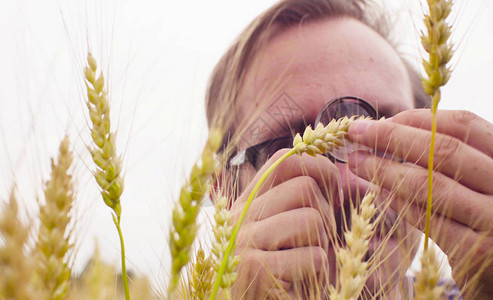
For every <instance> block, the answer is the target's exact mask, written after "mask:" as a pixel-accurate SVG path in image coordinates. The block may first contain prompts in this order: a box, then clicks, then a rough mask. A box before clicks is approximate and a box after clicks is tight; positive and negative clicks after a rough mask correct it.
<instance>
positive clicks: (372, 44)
mask: <svg viewBox="0 0 493 300" xmlns="http://www.w3.org/2000/svg"><path fill="white" fill-rule="evenodd" d="M342 96H357V97H360V98H363V99H366V100H367V101H368V102H370V103H371V104H372V105H373V106H374V107H375V108H377V109H378V110H380V111H385V112H388V113H390V114H395V113H397V112H399V111H403V110H406V109H410V108H412V107H413V96H412V89H411V86H410V82H409V77H408V75H407V71H406V68H405V66H404V64H403V63H402V61H401V59H400V57H399V56H398V54H397V53H396V51H395V50H394V49H393V48H392V46H391V45H390V44H389V43H388V42H387V41H386V40H385V39H384V38H382V37H381V36H380V35H379V34H378V33H376V32H375V31H373V30H372V29H370V28H369V27H367V26H366V25H364V24H362V23H360V22H359V21H356V20H354V19H350V18H335V19H329V20H324V21H319V22H311V23H308V24H303V25H300V26H296V27H292V28H289V29H287V30H284V31H282V32H281V33H280V34H278V35H276V36H275V37H274V38H272V39H271V40H270V41H269V42H268V44H267V45H266V47H265V48H264V49H263V51H262V52H261V53H260V54H258V55H257V57H256V58H255V60H254V62H253V63H252V65H251V66H250V68H249V71H248V74H247V77H246V79H245V84H244V86H243V88H242V90H241V91H240V96H239V110H238V115H237V118H238V120H237V122H235V123H237V124H238V123H243V124H248V125H247V126H245V127H244V128H246V129H245V130H244V132H243V133H242V137H243V138H242V139H241V142H240V145H239V146H240V147H241V148H243V147H245V146H251V145H253V144H256V143H258V142H262V141H264V140H266V139H268V138H271V137H273V136H279V135H280V134H282V133H283V131H286V129H287V128H289V127H290V126H294V124H299V123H305V124H310V123H313V122H314V120H315V118H316V116H317V114H318V112H319V111H320V109H321V108H322V107H323V106H324V105H325V104H326V103H327V102H329V101H330V100H331V99H334V98H338V97H342Z"/></svg>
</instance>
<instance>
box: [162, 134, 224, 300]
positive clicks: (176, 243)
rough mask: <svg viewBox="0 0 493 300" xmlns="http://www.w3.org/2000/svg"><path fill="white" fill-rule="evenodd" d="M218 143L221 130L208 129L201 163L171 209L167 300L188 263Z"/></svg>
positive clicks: (197, 165) (213, 167) (193, 169)
mask: <svg viewBox="0 0 493 300" xmlns="http://www.w3.org/2000/svg"><path fill="white" fill-rule="evenodd" d="M221 142H222V132H221V130H219V129H214V128H213V129H211V130H210V131H209V137H208V140H207V143H206V145H205V147H204V149H203V150H202V155H201V160H200V161H199V162H197V163H196V164H195V165H194V166H193V168H192V172H191V174H190V178H189V180H188V181H187V182H186V183H185V184H184V185H183V187H182V188H181V191H180V199H179V200H178V202H177V203H176V205H175V207H174V209H173V215H172V219H173V224H172V226H171V229H170V237H169V248H170V252H171V274H170V281H169V286H168V296H169V297H171V296H172V294H173V291H174V290H175V289H176V287H177V285H178V281H179V278H180V272H181V269H182V268H183V267H184V266H185V265H186V264H187V263H188V261H189V260H190V254H191V253H190V252H191V247H192V244H193V242H194V240H195V236H196V235H197V229H198V226H197V216H198V214H199V211H200V205H201V201H202V198H203V197H204V195H206V193H207V192H208V191H209V187H210V183H211V177H212V174H214V172H215V171H216V169H217V164H216V159H215V157H214V154H215V152H217V150H218V149H219V147H220V146H221Z"/></svg>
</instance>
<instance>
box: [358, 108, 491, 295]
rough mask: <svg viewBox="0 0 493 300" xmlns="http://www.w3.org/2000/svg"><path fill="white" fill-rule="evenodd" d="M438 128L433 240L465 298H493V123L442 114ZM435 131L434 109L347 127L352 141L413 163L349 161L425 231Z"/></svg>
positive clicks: (377, 159) (459, 113)
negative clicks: (430, 148) (385, 192)
mask: <svg viewBox="0 0 493 300" xmlns="http://www.w3.org/2000/svg"><path fill="white" fill-rule="evenodd" d="M437 124H438V126H437V135H436V143H435V155H434V168H435V172H434V175H433V176H434V178H433V206H432V210H433V214H434V215H433V216H432V219H431V228H432V230H431V233H430V236H431V238H432V239H433V240H434V241H435V242H436V243H437V244H438V246H439V247H440V248H441V249H442V250H443V251H444V252H445V253H446V254H447V256H448V259H449V263H450V265H451V267H452V276H453V278H454V280H455V281H456V282H457V284H458V285H459V287H461V288H462V289H464V288H465V289H466V290H465V296H466V297H467V296H470V297H474V299H491V295H493V264H492V261H493V205H492V203H493V184H492V183H493V159H492V157H493V125H492V124H491V123H489V122H487V121H485V120H483V119H481V118H480V117H478V116H476V115H474V114H472V113H470V112H467V111H438V114H437ZM430 128H431V112H430V110H428V109H427V110H423V109H421V110H410V111H405V112H402V113H399V114H397V115H396V116H394V117H393V118H391V119H389V120H386V121H362V122H356V123H354V124H353V125H352V126H351V127H350V128H349V138H350V139H351V140H353V141H355V142H358V143H360V144H363V145H366V146H368V147H371V148H376V149H377V150H378V151H385V152H388V153H391V154H393V155H394V156H396V157H398V158H400V159H403V160H404V161H405V162H408V163H411V164H403V163H400V162H398V161H396V160H391V159H385V158H382V157H378V156H375V155H370V154H365V153H362V152H357V153H353V154H352V155H351V156H350V158H349V167H350V169H351V171H352V172H354V173H355V174H357V175H358V176H360V177H362V178H364V179H366V180H368V181H373V182H377V183H378V184H380V185H381V186H382V188H384V189H386V190H388V191H390V195H392V198H393V200H392V202H391V206H392V207H393V208H394V209H396V210H398V211H400V212H401V213H403V214H405V217H406V220H407V221H408V222H410V223H411V224H413V225H414V226H416V227H417V228H419V229H420V230H422V231H423V230H424V227H425V207H426V201H427V180H428V172H427V165H428V150H429V145H430V140H431V131H430ZM471 284H472V285H471ZM463 292H464V290H463ZM473 293H474V294H473Z"/></svg>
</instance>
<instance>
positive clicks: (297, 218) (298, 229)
mask: <svg viewBox="0 0 493 300" xmlns="http://www.w3.org/2000/svg"><path fill="white" fill-rule="evenodd" d="M287 151H288V150H287V149H283V150H279V151H278V152H277V153H276V154H275V155H274V156H273V157H272V158H270V160H269V161H268V162H267V163H266V164H265V165H264V166H263V167H262V169H261V170H260V171H259V172H258V173H257V175H256V176H255V178H254V179H253V180H252V181H251V182H250V184H249V185H248V186H247V187H246V188H245V190H244V191H243V192H242V193H241V195H240V196H239V197H238V199H236V201H235V202H234V203H233V205H232V208H231V211H232V218H233V223H236V221H237V220H238V218H239V216H240V214H241V212H242V210H243V207H244V205H245V202H246V201H247V198H248V196H249V194H250V192H251V191H252V189H253V187H254V185H255V184H256V182H257V181H258V179H259V178H260V176H261V175H262V174H263V173H264V172H265V170H266V169H267V168H268V167H269V166H270V165H272V163H273V162H275V161H276V160H277V159H278V158H279V157H281V156H282V155H283V154H285V153H286V152H287ZM339 181H340V180H339V172H338V170H337V168H336V167H335V165H334V164H332V163H331V162H330V160H329V159H327V158H326V157H323V156H317V157H311V156H308V155H303V156H298V155H294V156H291V157H289V158H287V159H286V160H285V161H283V163H282V164H280V165H279V166H278V167H277V168H276V169H275V170H274V171H273V172H272V173H271V174H270V176H269V177H268V178H267V180H266V181H265V182H264V184H263V186H262V187H261V189H260V190H259V192H258V194H257V197H256V198H255V199H254V200H253V202H252V204H251V206H250V208H249V210H248V213H247V215H246V217H245V219H244V222H243V225H242V227H241V228H240V231H239V234H238V238H237V248H236V254H237V255H240V258H241V259H240V263H239V265H238V267H237V271H238V278H237V280H236V282H235V284H234V286H233V288H232V296H233V298H234V299H240V298H241V299H270V298H272V299H286V298H291V299H300V293H301V295H304V294H305V293H306V290H303V288H306V287H308V288H309V287H312V288H313V287H317V288H318V291H317V290H316V292H318V293H322V292H323V286H324V284H325V282H326V281H327V274H328V273H327V272H328V268H329V265H328V261H329V260H328V255H329V248H330V246H329V244H330V242H329V235H328V233H329V232H332V230H335V228H334V226H333V225H332V224H334V215H333V207H332V206H333V205H337V203H339V196H340V195H339V189H340V188H339V187H340V184H339ZM304 296H307V298H308V296H309V295H304ZM312 296H313V295H312Z"/></svg>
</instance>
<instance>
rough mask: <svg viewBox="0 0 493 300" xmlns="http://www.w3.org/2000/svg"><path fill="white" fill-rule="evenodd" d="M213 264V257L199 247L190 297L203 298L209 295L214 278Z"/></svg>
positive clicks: (196, 299) (193, 270)
mask: <svg viewBox="0 0 493 300" xmlns="http://www.w3.org/2000/svg"><path fill="white" fill-rule="evenodd" d="M212 264H213V262H212V259H211V258H210V257H205V253H204V250H203V249H202V247H199V249H198V250H197V253H196V257H195V263H194V264H193V266H192V270H191V273H192V274H191V275H192V276H191V279H192V282H191V291H190V299H194V300H201V299H207V298H208V297H209V295H210V293H211V290H212V281H213V279H214V270H213V268H212Z"/></svg>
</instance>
